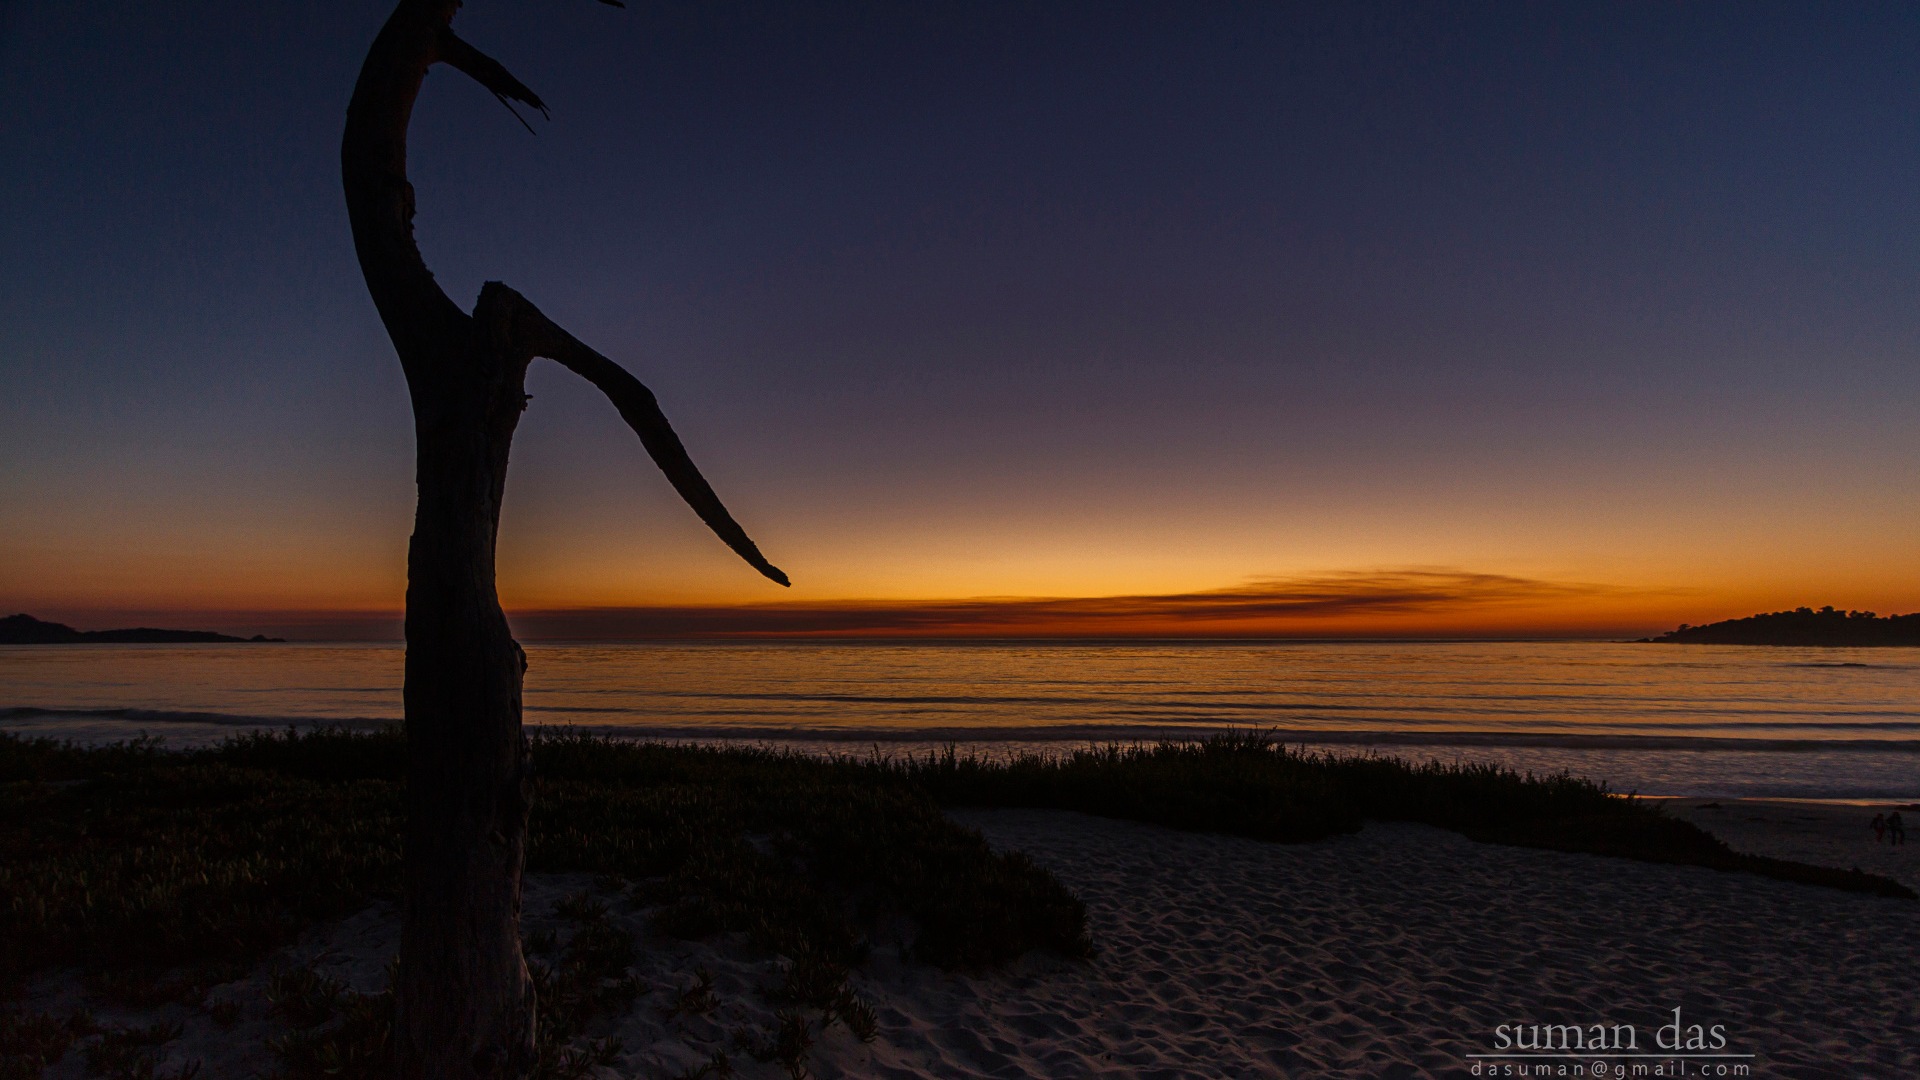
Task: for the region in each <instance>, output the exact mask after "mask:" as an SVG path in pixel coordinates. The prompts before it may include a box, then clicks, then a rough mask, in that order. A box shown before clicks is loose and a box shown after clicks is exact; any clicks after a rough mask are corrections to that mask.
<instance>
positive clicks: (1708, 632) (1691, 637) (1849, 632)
mask: <svg viewBox="0 0 1920 1080" xmlns="http://www.w3.org/2000/svg"><path fill="white" fill-rule="evenodd" d="M1640 640H1641V641H1643V642H1655V643H1659V644H1676V645H1920V612H1916V613H1914V614H1911V615H1888V616H1886V617H1885V618H1881V617H1880V616H1878V615H1875V614H1874V613H1873V612H1871V611H1836V610H1834V609H1833V608H1832V607H1823V608H1821V609H1820V610H1818V611H1815V610H1814V609H1813V608H1804V607H1803V608H1794V609H1793V610H1792V611H1774V612H1769V613H1768V614H1765V615H1749V616H1747V617H1746V618H1744V619H1728V620H1726V621H1725V622H1717V623H1708V624H1707V625H1705V626H1688V625H1687V624H1686V623H1681V624H1680V629H1678V630H1669V631H1667V632H1666V633H1664V634H1661V635H1660V636H1659V637H1651V638H1641V639H1640Z"/></svg>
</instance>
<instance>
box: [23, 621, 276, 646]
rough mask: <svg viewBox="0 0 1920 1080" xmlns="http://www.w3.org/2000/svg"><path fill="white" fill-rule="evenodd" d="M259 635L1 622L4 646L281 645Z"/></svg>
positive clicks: (36, 622) (37, 622) (44, 622)
mask: <svg viewBox="0 0 1920 1080" xmlns="http://www.w3.org/2000/svg"><path fill="white" fill-rule="evenodd" d="M281 640H284V639H282V638H270V637H267V636H265V635H263V634H255V635H254V636H252V637H250V638H243V637H234V636H233V635H232V634H216V633H214V632H213V631H211V630H159V629H155V628H154V627H151V626H137V627H133V628H131V629H127V630H75V629H74V628H73V627H71V626H68V625H67V624H66V623H57V622H47V621H46V620H44V619H36V618H34V617H33V616H31V615H25V614H22V615H8V616H7V617H6V618H3V619H0V645H88V644H95V645H153V644H161V643H166V644H176V643H177V644H195V643H201V642H209V641H281Z"/></svg>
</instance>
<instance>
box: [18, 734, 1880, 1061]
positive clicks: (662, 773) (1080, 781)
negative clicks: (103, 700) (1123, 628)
mask: <svg viewBox="0 0 1920 1080" xmlns="http://www.w3.org/2000/svg"><path fill="white" fill-rule="evenodd" d="M532 747H533V759H534V768H535V774H536V777H537V780H536V784H537V791H536V799H535V804H534V806H535V809H534V812H533V819H532V822H531V828H530V832H529V843H528V869H529V871H531V872H535V873H541V872H584V873H590V874H593V875H596V879H597V880H598V881H600V882H601V883H602V884H603V886H604V888H603V889H602V890H601V892H600V893H599V894H597V895H596V894H588V893H582V894H581V895H579V896H577V897H572V898H569V900H568V901H567V902H566V903H565V904H563V905H562V910H561V914H562V916H563V917H564V918H565V919H566V920H567V922H568V925H569V927H570V929H569V931H568V933H567V935H566V937H565V939H564V940H561V939H559V938H551V939H540V940H532V939H530V940H529V941H528V954H529V958H530V966H531V967H532V969H533V971H534V974H535V977H536V980H537V985H538V989H539V997H540V1001H541V1008H542V1017H541V1029H542V1031H543V1044H542V1067H541V1075H543V1076H548V1077H562V1076H576V1075H586V1073H587V1071H588V1070H589V1069H590V1068H591V1067H592V1066H593V1064H594V1063H595V1062H596V1061H600V1060H605V1059H607V1058H608V1057H609V1056H610V1055H611V1054H613V1053H615V1052H616V1051H617V1048H616V1047H613V1046H611V1045H609V1044H607V1043H606V1042H605V1041H604V1040H602V1041H598V1042H596V1041H595V1040H594V1039H593V1038H591V1034H592V1031H593V1029H594V1023H595V1021H596V1018H599V1017H603V1016H607V1015H611V1014H614V1013H617V1012H618V1011H619V1010H621V1009H623V1008H625V1007H626V1006H627V1005H628V1004H629V1003H630V1002H631V1001H632V1000H633V997H634V996H635V995H636V994H637V993H639V992H641V991H642V990H643V989H647V988H640V987H636V986H633V985H631V982H630V980H627V981H623V980H624V972H625V971H626V968H627V963H628V960H629V958H630V957H632V955H633V950H634V948H635V943H634V941H633V939H632V937H631V935H630V934H627V933H626V932H624V931H621V930H619V929H618V928H617V927H615V926H613V925H612V924H610V923H609V922H608V921H607V919H606V912H607V908H606V904H607V903H608V902H609V900H608V898H609V897H611V898H612V901H613V902H616V903H621V904H626V905H631V906H633V907H635V908H639V909H645V910H651V911H652V912H653V913H654V914H653V916H652V919H653V924H654V926H655V927H656V928H657V929H659V930H661V931H664V932H666V933H668V934H672V935H675V936H679V937H683V938H689V939H697V938H704V937H708V936H710V935H713V934H716V933H721V932H735V933H739V934H742V935H744V936H745V938H746V940H747V941H748V942H749V943H750V945H751V946H752V947H753V948H755V949H757V950H760V951H761V952H763V953H764V954H766V955H769V956H779V957H783V958H785V959H784V964H785V967H784V968H783V971H784V977H783V979H782V982H781V985H779V986H777V987H773V988H770V990H771V992H772V993H773V994H774V995H775V996H776V997H778V998H779V1000H780V1001H781V1003H782V1004H783V1005H784V1006H786V1007H787V1008H788V1013H787V1014H786V1015H789V1016H791V1017H793V1018H795V1019H794V1020H793V1021H792V1022H791V1023H785V1027H784V1028H783V1029H782V1030H785V1028H793V1030H792V1031H786V1033H785V1035H784V1036H781V1037H778V1038H774V1037H770V1038H769V1039H768V1040H767V1042H766V1045H765V1046H755V1047H751V1048H749V1049H751V1050H752V1052H754V1053H755V1055H756V1056H760V1055H761V1054H762V1053H764V1054H765V1055H768V1056H769V1059H771V1060H781V1061H783V1062H785V1061H789V1060H791V1061H793V1062H796V1064H795V1065H793V1066H792V1067H794V1068H803V1067H804V1055H805V1048H804V1045H802V1044H804V1043H805V1041H806V1040H805V1039H804V1038H802V1036H803V1035H805V1034H806V1032H807V1031H808V1030H811V1029H809V1028H808V1024H813V1025H815V1026H817V1027H824V1026H826V1025H827V1024H830V1023H834V1022H845V1023H846V1024H847V1025H848V1027H849V1028H850V1029H852V1030H855V1031H856V1032H866V1033H870V1032H871V1030H872V1026H873V1023H874V1021H873V1015H872V1010H871V1008H870V1007H869V1006H867V1005H866V1003H864V1002H862V1001H861V1000H860V999H859V998H858V996H857V995H855V994H854V993H853V992H852V991H851V990H850V989H849V988H848V983H847V974H848V971H849V970H850V968H852V967H854V966H856V965H858V964H859V963H860V961H861V960H862V958H863V957H864V955H865V954H866V952H867V951H868V950H869V949H870V948H871V947H872V946H873V945H874V944H875V940H876V935H878V934H881V933H883V932H884V933H894V932H897V931H893V930H888V931H883V930H882V929H881V928H883V927H896V928H897V927H898V926H899V925H900V924H901V921H902V920H905V922H906V923H907V924H908V925H910V926H911V927H913V928H914V930H913V933H912V935H911V940H910V941H909V940H902V941H901V944H902V946H903V950H904V952H905V954H906V955H909V956H910V957H911V958H913V959H916V960H919V961H922V962H926V963H930V964H935V965H939V966H942V967H947V968H959V969H977V968H983V967H989V966H992V965H995V964H998V963H1001V962H1004V961H1006V960H1009V959H1011V958H1013V957H1016V956H1019V955H1021V954H1023V953H1025V952H1028V951H1030V950H1035V949H1044V950H1052V951H1054V952H1056V953H1061V954H1064V955H1067V956H1084V955H1087V954H1088V952H1089V951H1090V949H1091V948H1092V942H1090V940H1089V938H1088V935H1087V928H1086V916H1085V909H1084V907H1083V906H1082V905H1081V903H1080V901H1079V899H1078V898H1076V897H1075V896H1073V895H1072V894H1071V893H1069V892H1068V891H1067V890H1066V889H1065V888H1064V887H1063V886H1061V885H1060V884H1059V882H1058V881H1057V880H1055V879H1054V878H1053V877H1052V876H1051V875H1049V874H1048V873H1046V872H1045V871H1043V870H1042V869H1040V868H1039V867H1037V866H1036V865H1034V864H1033V863H1032V862H1031V861H1029V860H1028V859H1027V858H1026V857H1025V856H1024V855H1021V854H1019V853H1018V852H994V851H992V850H991V849H989V848H988V846H987V845H986V843H985V842H984V841H983V840H982V839H981V837H980V836H979V835H978V834H977V833H975V832H973V831H971V830H969V829H966V828H964V827H962V826H960V825H958V824H956V823H955V822H954V821H952V820H951V819H950V818H949V817H948V816H947V815H946V813H945V809H944V808H945V807H957V806H986V807H1045V808H1057V809H1067V810H1076V811H1081V812H1085V813H1091V814H1099V815H1104V816H1109V817H1118V818H1125V819H1130V820H1136V821H1143V822H1149V823H1155V824H1161V825H1167V826H1173V827H1177V828H1182V829H1190V830H1207V831H1217V832H1224V833H1231V834H1236V835H1242V836H1248V837H1254V838H1259V839H1266V840H1273V841H1284V842H1303V841H1313V840H1321V839H1326V838H1329V837H1334V836H1337V835H1340V834H1342V833H1347V832H1352V831H1354V830H1356V829H1358V828H1359V827H1360V825H1361V824H1362V822H1364V821H1366V820H1369V819H1372V820H1389V821H1412V822H1421V823H1425V824H1429V825H1434V826H1438V827H1441V828H1446V829H1451V830H1455V831H1457V832H1460V833H1462V834H1464V835H1466V836H1468V837H1471V838H1473V839H1476V840H1483V841H1489V842H1495V843H1506V844H1518V845H1523V846H1529V847H1540V848H1550V849H1555V850H1560V851H1574V852H1588V853H1593V854H1599V855H1609V856H1620V857H1627V858H1637V859H1644V860H1651V861H1656V862H1666V863H1682V864H1691V865H1700V866H1707V867H1713V868H1715V869H1719V870H1735V871H1747V872H1752V873H1757V874H1762V875H1765V876H1769V877H1774V878H1780V879H1784V880H1789V881H1795V882H1801V883H1807V884H1817V885H1826V886H1832V887H1836V888H1841V889H1849V890H1853V891H1858V892H1867V893H1874V894H1879V895H1888V896H1907V897H1911V896H1912V895H1913V894H1912V893H1911V892H1910V891H1908V890H1907V889H1905V888H1904V887H1903V886H1901V885H1899V884H1898V883H1895V882H1892V881H1889V880H1887V879H1884V878H1879V877H1875V876H1873V875H1869V874H1863V873H1860V872H1858V871H1843V870H1834V869H1827V868H1821V867H1813V866H1807V865H1803V864H1798V863H1789V862H1785V861H1782V860H1775V859H1767V858H1761V857H1758V856H1752V855H1745V854H1740V853H1736V852H1733V851H1731V850H1729V849H1728V848H1727V847H1726V845H1725V844H1723V843H1721V842H1720V841H1719V840H1717V839H1715V838H1714V837H1713V836H1711V835H1710V834H1708V833H1706V832H1704V831H1703V830H1701V829H1699V828H1698V827H1696V826H1694V825H1692V824H1690V823H1688V822H1684V821H1680V820H1678V819H1675V818H1672V817H1669V816H1668V815H1666V814H1665V813H1663V812H1662V811H1661V810H1660V808H1659V807H1658V805H1657V804H1654V803H1651V802H1648V801H1646V800H1637V799H1632V798H1622V797H1619V796H1618V795H1616V794H1614V793H1611V792H1609V791H1607V790H1606V789H1605V788H1604V787H1603V786H1601V785H1598V784H1594V783H1591V782H1589V781H1586V780H1584V779H1580V778H1577V777H1573V776H1568V775H1559V776H1549V777H1532V776H1521V775H1517V774H1515V773H1513V772H1511V771H1509V770H1505V769H1501V768H1497V767H1493V766H1481V765H1444V764H1440V763H1427V764H1413V763H1408V762H1404V761H1399V760H1396V759H1392V758H1385V757H1364V756H1363V757H1352V756H1346V757H1337V756H1331V755H1325V754H1316V753H1309V752H1303V751H1301V750H1298V749H1294V748H1289V747H1286V746H1283V745H1280V744H1278V743H1276V742H1274V741H1273V740H1271V739H1269V738H1266V737H1264V736H1261V735H1258V734H1239V735H1229V736H1222V737H1218V738H1214V739H1210V740H1206V741H1201V742H1192V743H1164V744H1158V745H1142V746H1130V747H1122V746H1108V747H1098V748H1088V749H1086V750H1083V751H1079V752H1075V753H1069V754H1052V755H1046V754H1027V755H1022V756H1017V757H1014V758H1011V759H997V760H988V759H985V758H981V757H973V756H968V755H965V754H962V753H960V752H958V751H957V750H951V749H950V750H948V751H946V752H944V753H934V754H927V755H919V756H901V757H894V758H887V757H883V756H880V755H878V754H873V755H868V756H864V757H861V756H845V757H840V758H831V759H828V758H819V757H809V756H803V755H799V754H794V753H786V752H781V751H776V750H770V749H765V748H745V747H698V746H687V745H668V744H661V743H651V742H636V741H623V740H617V739H610V738H601V737H594V736H588V735H575V734H543V735H537V736H536V737H535V738H534V739H533V742H532ZM405 754H406V744H405V739H404V737H403V736H402V735H401V734H400V733H399V732H398V731H394V730H390V731H385V732H373V733H354V732H347V731H339V730H321V731H310V732H286V733H277V734H247V735H240V736H235V737H233V738H230V739H228V740H227V741H225V742H224V743H221V744H219V745H217V746H213V747H208V748H204V749H196V750H184V751H167V750H164V749H162V748H161V747H160V746H158V745H157V744H155V743H153V742H149V741H138V742H131V743H122V744H118V745H113V746H105V747H91V748H90V747H78V746H73V745H68V744H63V743H58V742H53V741H50V740H44V739H22V738H17V737H13V736H6V735H0V994H5V995H7V996H8V997H9V998H10V997H12V996H13V995H14V994H15V993H16V992H17V991H18V990H20V989H21V988H22V987H24V986H25V985H26V983H27V982H28V981H29V980H30V979H31V978H32V977H34V976H35V975H36V974H39V973H43V972H46V971H48V970H50V969H54V968H68V969H77V970H78V971H80V972H82V973H83V977H84V978H85V979H86V980H87V982H88V985H89V988H90V990H91V991H92V992H93V993H95V994H97V995H98V996H99V998H100V1000H103V1001H110V1002H118V1003H125V1004H131V1005H141V1004H153V1003H158V1002H169V1001H171V1002H178V1003H183V1004H187V1005H203V1002H204V999H205V997H206V993H207V990H208V989H209V988H210V987H211V986H213V985H216V984H218V983H221V982H224V981H228V980H231V979H233V978H236V977H238V976H239V975H240V974H241V973H242V972H244V971H246V970H249V969H250V967H251V966H252V965H256V964H257V963H258V962H259V961H260V959H261V958H263V957H265V956H266V955H268V954H270V953H271V952H273V951H274V950H275V949H277V948H279V947H280V946H283V945H285V944H287V943H289V942H291V941H292V940H294V939H295V938H296V937H297V936H298V935H299V934H300V933H301V932H302V931H303V930H305V929H307V928H308V927H311V926H314V925H316V924H318V923H320V922H323V921H325V920H328V919H331V918H336V917H340V916H343V915H346V914H349V913H351V912H353V911H356V910H360V909H362V908H364V907H365V906H366V905H367V904H368V903H370V902H372V901H374V900H377V899H381V898H391V897H393V896H395V895H396V894H397V891H398V886H399V873H400V858H401V852H400V843H399V837H400V814H401V809H400V808H401V799H400V795H401V785H402V777H403V775H404V771H405V763H406V760H405ZM661 989H663V990H664V991H665V992H666V993H667V994H669V995H670V996H672V997H673V998H674V1000H675V1001H676V1007H681V1008H684V1009H686V1010H689V1011H694V1010H698V1009H700V1008H702V1007H703V1006H706V1007H710V1004H709V1003H708V1002H707V1001H706V998H707V997H710V995H711V990H710V989H709V990H708V991H706V992H705V994H703V993H702V991H701V988H700V984H699V983H698V982H697V981H696V982H694V983H691V984H689V985H688V986H686V987H674V988H661ZM270 996H271V997H272V998H273V1001H274V1006H273V1007H274V1009H275V1011H276V1013H277V1014H278V1015H279V1016H281V1017H282V1018H283V1019H284V1021H285V1022H286V1023H287V1024H288V1025H289V1026H290V1029H291V1030H290V1031H289V1033H288V1034H287V1035H286V1036H285V1037H283V1038H281V1039H280V1040H278V1042H277V1044H276V1049H277V1050H278V1053H279V1056H280V1060H281V1063H282V1067H283V1069H284V1070H285V1072H286V1075H288V1076H290V1077H301V1076H321V1075H330V1076H342V1075H346V1076H351V1075H372V1074H373V1073H374V1072H378V1071H379V1070H380V1069H381V1068H383V1067H384V1064H383V1063H384V1061H385V1057H384V1055H386V1053H387V1039H388V1038H389V1035H390V1023H389V1016H390V1012H391V999H390V997H387V996H386V995H378V994H376V995H365V994H354V993H351V992H349V991H347V990H346V989H345V988H343V987H340V986H338V985H331V984H328V983H327V982H325V980H323V979H321V978H320V977H318V976H316V975H314V974H313V973H311V972H307V973H302V972H301V971H299V970H297V969H296V970H292V971H286V972H276V973H275V974H274V976H273V982H272V986H271V993H270ZM203 1007H207V1008H209V1009H212V1008H214V1007H215V1006H212V1005H203ZM809 1016H810V1017H811V1018H812V1019H809V1018H808V1017H809ZM152 1034H153V1033H152V1032H142V1031H140V1030H135V1029H127V1030H117V1029H109V1028H102V1027H101V1026H100V1025H97V1024H94V1023H93V1022H92V1021H91V1020H90V1018H88V1017H86V1016H80V1015H76V1016H69V1017H51V1016H35V1015H32V1014H29V1013H25V1012H22V1011H21V1010H19V1009H18V1008H17V1007H5V1006H0V1080H4V1078H6V1077H12V1076H37V1075H39V1069H40V1067H41V1065H42V1064H44V1063H45V1062H47V1061H51V1060H55V1059H57V1058H58V1057H59V1056H60V1055H61V1054H62V1053H65V1052H66V1051H67V1050H68V1048H69V1047H71V1046H73V1045H75V1044H76V1043H83V1044H84V1045H85V1046H87V1047H88V1053H89V1054H90V1055H91V1056H92V1057H94V1058H98V1059H99V1062H98V1063H99V1069H98V1070H96V1071H98V1073H99V1074H100V1075H129V1076H131V1075H140V1074H141V1073H140V1068H141V1066H140V1062H141V1061H142V1060H145V1059H142V1058H141V1054H142V1053H143V1051H142V1049H141V1048H142V1047H143V1046H145V1045H147V1044H146V1043H143V1042H142V1041H141V1040H142V1039H147V1038H148V1037H149V1036H151V1035H152ZM775 1034H776V1035H778V1034H779V1033H775ZM863 1037H869V1036H868V1035H863ZM796 1047H797V1048H798V1049H796ZM796 1054H798V1055H799V1057H798V1058H796V1057H795V1056H794V1055H796ZM146 1068H147V1070H148V1072H151V1062H150V1060H149V1061H148V1064H147V1066H146Z"/></svg>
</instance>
